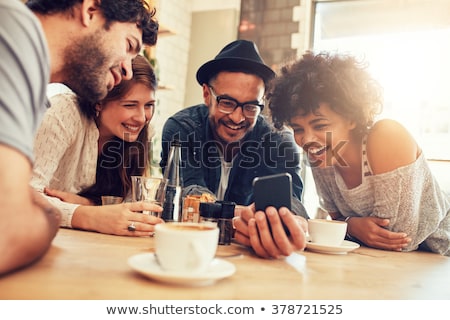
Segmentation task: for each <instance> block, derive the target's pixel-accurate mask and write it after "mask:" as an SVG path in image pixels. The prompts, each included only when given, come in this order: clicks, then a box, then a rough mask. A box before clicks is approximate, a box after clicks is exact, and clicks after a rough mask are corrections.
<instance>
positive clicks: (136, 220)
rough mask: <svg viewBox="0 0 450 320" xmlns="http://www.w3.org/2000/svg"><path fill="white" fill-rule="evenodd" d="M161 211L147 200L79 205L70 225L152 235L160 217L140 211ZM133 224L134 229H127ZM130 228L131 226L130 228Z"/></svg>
mask: <svg viewBox="0 0 450 320" xmlns="http://www.w3.org/2000/svg"><path fill="white" fill-rule="evenodd" d="M143 211H153V212H162V208H161V207H160V206H158V205H156V204H154V203H149V202H142V201H140V202H125V203H120V204H112V205H105V206H79V207H78V208H77V209H76V210H75V212H74V214H73V217H72V227H73V228H78V229H83V230H92V231H97V232H101V233H106V234H114V235H120V236H138V237H139V236H152V235H153V234H154V232H155V225H156V224H158V223H162V222H164V221H163V220H162V219H161V218H158V217H155V216H152V215H148V214H144V213H141V212H143ZM129 226H134V231H130V230H129V228H128V227H129ZM131 229H132V228H131Z"/></svg>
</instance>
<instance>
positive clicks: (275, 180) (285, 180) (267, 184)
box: [253, 173, 292, 236]
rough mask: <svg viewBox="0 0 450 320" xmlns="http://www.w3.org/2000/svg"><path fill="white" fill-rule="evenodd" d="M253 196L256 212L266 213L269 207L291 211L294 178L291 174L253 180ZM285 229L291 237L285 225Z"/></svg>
mask: <svg viewBox="0 0 450 320" xmlns="http://www.w3.org/2000/svg"><path fill="white" fill-rule="evenodd" d="M253 195H254V198H255V209H256V211H259V210H261V211H265V210H266V208H267V207H269V206H273V207H275V208H276V209H277V210H278V209H280V208H281V207H286V208H288V209H289V210H291V196H292V177H291V175H290V174H289V173H279V174H274V175H269V176H263V177H256V178H255V179H253ZM283 227H284V230H285V232H286V234H287V235H288V236H289V235H290V233H289V229H288V228H287V227H286V226H285V225H284V224H283Z"/></svg>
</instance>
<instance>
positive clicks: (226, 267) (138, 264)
mask: <svg viewBox="0 0 450 320" xmlns="http://www.w3.org/2000/svg"><path fill="white" fill-rule="evenodd" d="M128 265H129V266H130V267H131V268H133V270H135V271H137V272H139V273H140V274H142V275H144V276H146V277H148V278H151V279H154V280H157V281H160V282H165V283H170V284H177V285H183V286H206V285H211V284H213V283H214V282H216V281H217V280H220V279H223V278H226V277H229V276H231V275H232V274H233V273H234V272H235V271H236V267H235V266H234V264H232V263H231V262H228V261H225V260H222V259H217V258H215V259H214V260H213V261H212V263H211V265H210V266H209V267H208V269H207V270H206V271H205V272H203V273H200V274H192V273H187V272H175V271H164V270H163V269H161V267H160V266H159V264H158V262H157V261H156V259H155V255H154V254H153V253H140V254H137V255H134V256H132V257H130V258H129V259H128Z"/></svg>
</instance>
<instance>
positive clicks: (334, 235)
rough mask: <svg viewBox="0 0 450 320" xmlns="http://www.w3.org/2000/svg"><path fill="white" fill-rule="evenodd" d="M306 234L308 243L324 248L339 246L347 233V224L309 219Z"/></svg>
mask: <svg viewBox="0 0 450 320" xmlns="http://www.w3.org/2000/svg"><path fill="white" fill-rule="evenodd" d="M308 233H309V238H310V241H311V242H313V243H316V244H320V245H326V246H340V245H342V242H343V241H344V239H345V235H346V233H347V222H345V221H336V220H327V219H309V220H308Z"/></svg>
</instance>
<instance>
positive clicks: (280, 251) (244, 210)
mask: <svg viewBox="0 0 450 320" xmlns="http://www.w3.org/2000/svg"><path fill="white" fill-rule="evenodd" d="M282 222H283V223H284V224H285V225H286V227H287V228H288V229H289V232H290V236H287V235H286V232H285V231H284V229H283V224H282ZM233 225H234V227H235V228H236V234H235V239H236V241H237V242H239V243H241V244H243V245H246V246H250V247H252V248H253V250H254V251H255V253H256V254H257V255H258V256H260V257H262V258H280V257H283V256H289V255H290V254H291V253H292V252H294V251H296V250H303V249H304V248H305V246H306V237H305V233H306V231H307V229H308V227H307V226H308V224H307V221H306V220H305V219H304V218H302V217H300V216H296V215H294V214H293V213H292V212H291V211H289V210H288V209H287V208H280V210H278V211H277V210H276V209H275V208H274V207H268V208H267V209H266V211H265V212H263V211H258V212H255V207H254V205H253V204H252V205H250V206H247V207H243V206H238V207H236V210H235V218H234V219H233ZM269 226H270V227H269Z"/></svg>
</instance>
